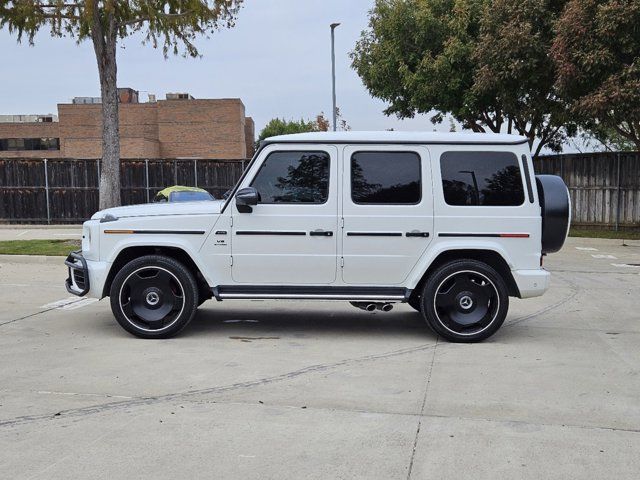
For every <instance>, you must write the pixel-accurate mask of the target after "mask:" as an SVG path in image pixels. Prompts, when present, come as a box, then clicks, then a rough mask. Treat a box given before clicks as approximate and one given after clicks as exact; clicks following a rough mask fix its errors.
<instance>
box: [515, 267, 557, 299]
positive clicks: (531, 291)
mask: <svg viewBox="0 0 640 480" xmlns="http://www.w3.org/2000/svg"><path fill="white" fill-rule="evenodd" d="M511 274H512V275H513V279H514V280H515V282H516V285H518V291H519V292H520V298H531V297H539V296H540V295H542V294H543V293H544V292H546V291H547V288H549V282H550V279H551V274H550V273H549V272H548V271H546V270H545V269H544V268H538V269H536V270H512V271H511Z"/></svg>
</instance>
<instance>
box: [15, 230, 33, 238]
mask: <svg viewBox="0 0 640 480" xmlns="http://www.w3.org/2000/svg"><path fill="white" fill-rule="evenodd" d="M30 231H31V230H25V231H24V232H22V233H19V234H18V235H16V237H21V236H22V235H24V234H25V233H29V232H30Z"/></svg>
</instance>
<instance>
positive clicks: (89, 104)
mask: <svg viewBox="0 0 640 480" xmlns="http://www.w3.org/2000/svg"><path fill="white" fill-rule="evenodd" d="M118 93H119V96H120V105H119V114H120V156H121V157H122V158H209V159H245V158H248V157H251V156H252V155H253V145H254V125H253V120H252V119H251V118H250V117H245V110H244V104H243V103H242V101H241V100H240V99H239V98H224V99H202V100H200V99H194V98H193V97H191V96H190V95H189V94H182V93H180V94H167V97H166V100H158V101H155V98H154V96H153V95H150V96H149V98H150V101H149V102H147V103H140V102H138V92H137V91H135V90H133V89H130V88H122V89H118ZM101 153H102V106H101V105H100V98H94V97H76V98H75V99H74V100H73V103H70V104H58V115H57V116H56V115H3V116H0V157H3V158H16V157H28V158H83V159H87V158H100V157H101Z"/></svg>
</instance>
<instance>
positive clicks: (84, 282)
mask: <svg viewBox="0 0 640 480" xmlns="http://www.w3.org/2000/svg"><path fill="white" fill-rule="evenodd" d="M64 264H65V265H66V266H67V268H68V270H69V276H68V277H67V279H66V280H65V282H64V286H65V287H66V288H67V292H69V293H72V294H73V295H77V296H79V297H82V296H83V295H86V294H87V292H88V291H89V288H90V283H89V268H88V267H87V261H86V260H85V259H84V257H83V256H82V252H81V251H80V250H77V251H75V252H71V253H70V254H69V256H68V257H67V259H66V260H65V261H64Z"/></svg>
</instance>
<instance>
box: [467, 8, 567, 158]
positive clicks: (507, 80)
mask: <svg viewBox="0 0 640 480" xmlns="http://www.w3.org/2000/svg"><path fill="white" fill-rule="evenodd" d="M565 3H566V2H565V1H562V0H521V1H519V2H513V1H512V0H493V1H492V2H490V3H487V4H486V5H485V7H484V12H483V15H482V20H481V22H480V36H479V42H478V44H477V46H476V48H475V50H474V59H475V61H476V65H475V68H476V70H475V74H474V85H473V87H472V88H473V90H474V91H475V92H477V93H478V95H479V96H480V97H482V98H491V99H492V101H493V103H494V104H495V105H496V106H497V108H499V109H500V110H499V113H500V116H501V117H503V119H504V120H503V121H506V122H507V131H508V132H509V133H512V130H513V131H516V132H518V133H519V134H520V135H523V136H525V137H527V138H528V140H529V146H530V147H531V148H532V149H533V152H534V156H537V155H538V154H539V153H540V151H541V149H542V148H543V147H546V148H548V149H550V150H552V151H555V152H559V151H561V150H562V145H563V144H564V143H565V140H566V138H567V135H569V136H573V135H575V134H576V132H577V128H576V126H575V124H574V123H573V122H572V121H571V119H570V117H569V115H568V111H567V104H566V101H565V99H564V98H562V96H561V95H560V94H559V93H558V91H557V88H556V85H555V81H556V71H555V64H554V63H553V60H552V59H551V58H550V51H551V48H552V45H553V39H554V29H555V25H556V22H557V20H558V18H559V16H560V14H561V12H562V8H563V5H564V4H565ZM488 121H490V119H489V120H487V122H488ZM536 140H537V145H535V146H534V144H535V143H536Z"/></svg>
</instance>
